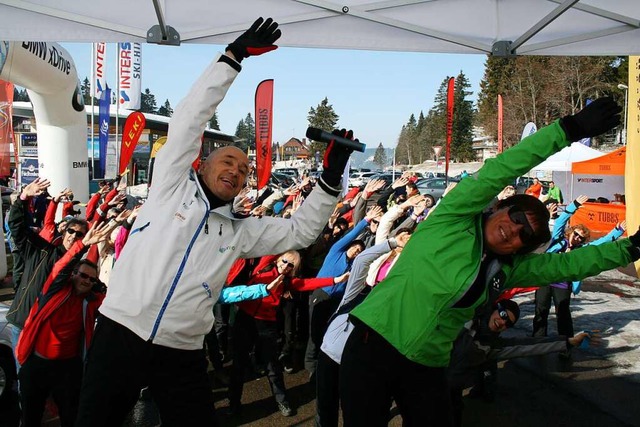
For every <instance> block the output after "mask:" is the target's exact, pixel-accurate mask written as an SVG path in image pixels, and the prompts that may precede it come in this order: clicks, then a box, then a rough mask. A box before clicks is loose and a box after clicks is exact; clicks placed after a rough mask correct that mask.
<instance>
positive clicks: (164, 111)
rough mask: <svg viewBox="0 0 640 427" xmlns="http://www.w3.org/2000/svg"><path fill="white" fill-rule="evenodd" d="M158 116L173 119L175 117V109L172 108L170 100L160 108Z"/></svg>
mask: <svg viewBox="0 0 640 427" xmlns="http://www.w3.org/2000/svg"><path fill="white" fill-rule="evenodd" d="M158 115H159V116H165V117H171V116H172V115H173V108H171V103H170V102H169V100H168V99H167V100H166V101H164V104H162V107H160V108H158Z"/></svg>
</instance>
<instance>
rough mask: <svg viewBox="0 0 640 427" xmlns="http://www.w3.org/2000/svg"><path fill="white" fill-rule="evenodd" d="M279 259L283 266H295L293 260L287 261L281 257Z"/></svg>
mask: <svg viewBox="0 0 640 427" xmlns="http://www.w3.org/2000/svg"><path fill="white" fill-rule="evenodd" d="M280 261H281V262H282V264H284V266H285V267H287V266H289V267H291V268H294V267H295V266H296V265H295V264H294V263H293V262H291V261H287V260H286V259H281V260H280Z"/></svg>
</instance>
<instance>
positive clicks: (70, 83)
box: [0, 41, 89, 202]
mask: <svg viewBox="0 0 640 427" xmlns="http://www.w3.org/2000/svg"><path fill="white" fill-rule="evenodd" d="M0 79H2V80H6V81H9V82H12V83H14V84H16V85H19V86H22V87H24V88H26V89H27V92H28V94H29V98H30V99H31V103H32V105H33V114H34V116H35V119H36V125H37V129H38V163H39V175H40V177H43V178H47V179H49V180H50V181H51V187H50V188H49V193H51V194H57V193H59V192H60V191H61V190H63V189H64V188H70V189H71V190H73V192H74V195H75V199H76V200H80V201H82V202H86V201H87V200H89V166H88V153H87V116H86V113H85V110H84V102H83V99H82V93H81V91H80V85H79V81H78V74H77V71H76V67H75V64H74V62H73V59H71V55H69V53H68V52H67V51H66V50H65V49H64V48H62V47H61V46H60V45H59V44H57V43H48V42H7V41H0Z"/></svg>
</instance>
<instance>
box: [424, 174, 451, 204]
mask: <svg viewBox="0 0 640 427" xmlns="http://www.w3.org/2000/svg"><path fill="white" fill-rule="evenodd" d="M449 182H458V180H457V179H454V178H449ZM416 187H418V191H419V192H420V194H422V195H423V196H425V199H426V202H427V207H428V208H430V207H432V206H433V205H435V204H436V202H437V201H438V200H440V197H442V194H444V190H445V189H446V188H447V180H446V179H445V178H426V179H421V180H419V181H417V182H416Z"/></svg>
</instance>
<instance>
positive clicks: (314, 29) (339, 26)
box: [0, 0, 640, 56]
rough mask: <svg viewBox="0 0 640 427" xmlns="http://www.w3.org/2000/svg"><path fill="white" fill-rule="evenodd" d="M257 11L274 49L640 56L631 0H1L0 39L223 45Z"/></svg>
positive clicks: (638, 9)
mask: <svg viewBox="0 0 640 427" xmlns="http://www.w3.org/2000/svg"><path fill="white" fill-rule="evenodd" d="M258 16H265V17H267V16H271V17H273V18H274V19H275V20H276V21H277V22H278V23H280V25H281V28H282V30H283V36H282V38H281V40H280V41H279V42H278V44H279V45H281V46H295V47H322V48H340V49H369V50H392V51H416V52H447V53H477V54H489V53H492V54H494V55H500V56H510V55H514V54H518V55H630V54H638V53H640V43H638V40H640V6H638V0H616V1H610V0H583V1H579V0H564V1H561V0H384V1H372V0H368V1H365V0H343V1H340V2H332V1H324V0H241V1H233V2H232V1H222V0H218V1H203V0H146V1H143V0H138V1H130V0H109V1H100V0H98V1H92V2H80V1H77V0H30V1H25V0H0V23H1V25H0V40H7V41H15V40H29V41H52V40H55V41H58V42H64V41H78V42H80V41H82V42H97V41H105V42H125V41H130V42H149V43H161V44H173V45H178V44H180V43H212V44H226V43H229V42H230V41H232V40H234V39H235V38H236V37H237V36H238V34H240V33H241V32H242V31H244V30H245V29H246V28H248V27H249V25H250V24H251V23H252V22H253V21H254V20H255V18H256V17H258Z"/></svg>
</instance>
